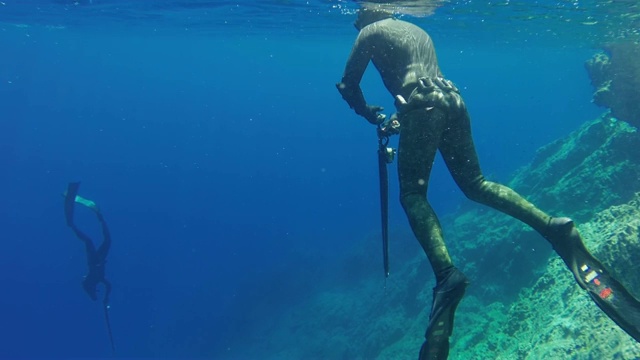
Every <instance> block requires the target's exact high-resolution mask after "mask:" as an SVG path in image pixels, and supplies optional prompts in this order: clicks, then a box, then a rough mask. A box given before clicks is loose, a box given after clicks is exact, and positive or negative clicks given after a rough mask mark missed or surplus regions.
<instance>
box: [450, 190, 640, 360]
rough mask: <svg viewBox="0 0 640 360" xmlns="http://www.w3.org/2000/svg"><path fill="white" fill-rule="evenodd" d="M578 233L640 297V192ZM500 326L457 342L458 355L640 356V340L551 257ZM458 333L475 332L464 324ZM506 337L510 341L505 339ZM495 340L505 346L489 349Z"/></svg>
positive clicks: (527, 357)
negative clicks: (473, 340)
mask: <svg viewBox="0 0 640 360" xmlns="http://www.w3.org/2000/svg"><path fill="white" fill-rule="evenodd" d="M580 232H581V234H582V237H583V238H584V240H585V243H586V245H587V247H588V248H590V249H591V251H592V252H593V253H594V254H595V255H596V257H598V258H599V259H601V260H602V261H603V262H604V263H606V264H608V265H609V267H610V270H613V272H614V273H616V274H617V276H618V279H619V280H621V281H622V282H623V283H624V284H625V286H626V287H627V288H628V289H629V290H631V291H632V292H633V291H634V290H635V292H636V296H637V295H639V292H640V277H639V276H638V274H640V262H638V261H637V259H640V193H638V194H636V196H635V197H634V198H633V199H632V200H631V201H629V202H628V203H626V204H622V205H618V206H613V207H611V208H609V209H606V210H603V211H602V212H600V213H598V214H597V215H596V216H595V217H594V218H593V220H592V221H590V222H588V223H585V224H583V225H581V226H580ZM501 326H502V328H500V329H498V331H496V332H488V333H487V334H486V337H484V338H481V339H479V340H478V341H477V343H475V344H465V346H464V347H460V346H456V355H457V357H456V358H459V359H473V358H482V357H479V356H480V355H479V354H484V355H485V357H484V358H492V359H493V358H495V359H638V358H640V344H638V343H637V342H636V341H635V340H634V339H633V338H631V337H630V336H629V335H627V334H626V333H625V332H624V331H623V330H622V329H620V328H619V327H618V326H617V325H616V324H615V323H614V322H613V321H612V320H611V319H609V318H608V317H607V316H606V315H605V314H604V313H603V312H602V311H600V309H599V308H598V307H597V306H596V305H595V303H593V302H592V300H591V299H590V298H589V296H588V295H587V294H586V292H585V291H583V290H582V289H580V287H579V286H578V285H577V284H576V282H575V281H574V279H573V277H572V275H571V274H570V272H569V271H568V269H567V268H566V266H565V264H564V263H563V262H562V261H561V260H560V259H559V258H558V257H555V256H554V257H552V258H551V259H550V260H549V262H548V264H547V266H546V270H545V271H544V273H543V274H542V275H541V276H540V277H539V278H538V280H537V281H536V282H535V284H534V285H533V286H532V287H531V288H529V289H525V290H523V291H522V292H521V294H520V295H519V298H518V300H517V301H515V302H514V303H512V304H511V306H510V308H509V310H508V311H507V312H506V320H504V321H503V322H502V323H501ZM467 327H468V328H470V329H469V330H468V329H467ZM458 331H461V332H464V331H474V330H473V326H471V324H469V323H465V324H464V326H461V327H459V328H458ZM505 337H508V338H511V339H512V340H511V341H504V339H505ZM497 342H501V344H502V346H503V347H502V348H500V349H494V350H493V351H491V350H488V349H487V346H486V344H487V343H497Z"/></svg>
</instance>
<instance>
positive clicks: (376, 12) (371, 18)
mask: <svg viewBox="0 0 640 360" xmlns="http://www.w3.org/2000/svg"><path fill="white" fill-rule="evenodd" d="M392 17H393V13H392V12H391V11H389V10H386V9H382V8H378V7H363V8H361V9H360V10H358V18H357V19H356V21H355V22H354V23H353V26H355V27H356V29H358V31H360V30H362V28H364V27H365V26H367V25H369V24H373V23H374V22H376V21H380V20H384V19H390V18H392Z"/></svg>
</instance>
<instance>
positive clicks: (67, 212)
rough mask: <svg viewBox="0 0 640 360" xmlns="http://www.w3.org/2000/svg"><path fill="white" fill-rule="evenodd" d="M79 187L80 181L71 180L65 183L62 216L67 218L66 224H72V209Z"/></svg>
mask: <svg viewBox="0 0 640 360" xmlns="http://www.w3.org/2000/svg"><path fill="white" fill-rule="evenodd" d="M79 188H80V182H71V183H69V185H67V191H66V193H65V196H64V216H65V218H66V220H67V226H73V211H74V207H75V202H76V195H77V194H78V189H79Z"/></svg>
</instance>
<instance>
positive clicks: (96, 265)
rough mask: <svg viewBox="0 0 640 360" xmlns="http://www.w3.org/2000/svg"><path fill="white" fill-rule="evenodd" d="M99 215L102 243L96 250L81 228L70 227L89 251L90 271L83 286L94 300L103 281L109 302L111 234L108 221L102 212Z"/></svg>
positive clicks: (105, 297)
mask: <svg viewBox="0 0 640 360" xmlns="http://www.w3.org/2000/svg"><path fill="white" fill-rule="evenodd" d="M96 215H97V217H98V221H100V225H101V226H102V236H103V240H102V244H100V247H99V248H98V250H96V248H95V246H94V245H93V241H91V239H90V238H89V237H88V236H87V235H86V234H85V233H83V232H82V231H80V229H78V228H77V227H76V226H75V225H74V224H71V225H70V227H71V229H72V230H73V232H74V233H75V234H76V236H77V237H78V238H79V239H80V240H81V241H82V242H83V243H84V245H85V249H86V252H87V265H88V268H89V272H88V273H87V275H86V276H85V278H84V280H83V281H82V287H83V288H84V290H85V292H86V293H87V294H88V295H89V297H91V299H93V300H97V299H98V297H97V294H96V287H97V286H98V284H99V283H103V284H104V286H105V294H104V299H103V301H104V303H105V304H108V303H109V294H110V293H111V283H110V282H109V281H108V280H107V279H106V278H105V264H106V262H107V254H108V253H109V248H110V247H111V235H110V234H109V228H108V227H107V223H106V222H105V221H104V218H103V217H102V214H101V213H99V212H98V213H96Z"/></svg>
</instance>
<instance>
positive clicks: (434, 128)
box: [398, 108, 468, 360]
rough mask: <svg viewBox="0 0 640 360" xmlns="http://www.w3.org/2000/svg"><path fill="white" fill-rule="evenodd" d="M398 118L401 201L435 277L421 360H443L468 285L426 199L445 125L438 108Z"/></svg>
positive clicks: (447, 352) (443, 116) (441, 112)
mask: <svg viewBox="0 0 640 360" xmlns="http://www.w3.org/2000/svg"><path fill="white" fill-rule="evenodd" d="M400 121H401V124H402V131H401V132H400V144H399V149H398V173H399V177H400V200H401V203H402V206H403V208H404V210H405V212H406V213H407V217H408V219H409V223H410V225H411V228H412V230H413V232H414V234H415V236H416V238H417V239H418V241H419V242H420V245H422V248H423V249H424V251H425V253H426V254H427V257H428V258H429V262H430V263H431V266H432V268H433V271H434V273H435V274H436V280H437V284H436V287H435V288H434V289H433V303H432V307H431V313H430V316H429V325H428V326H427V330H426V333H425V342H424V344H423V345H422V348H421V349H420V360H427V359H436V360H443V359H446V358H447V357H448V354H449V337H450V336H451V333H452V331H453V318H454V313H455V310H456V308H457V306H458V304H459V303H460V300H461V299H462V296H463V295H464V292H465V289H466V287H467V285H468V280H467V278H466V277H465V276H464V274H462V273H461V272H460V271H459V270H458V269H456V268H455V267H454V266H453V263H452V261H451V257H450V256H449V253H448V251H447V248H446V245H445V243H444V238H443V235H442V228H441V226H440V222H439V221H438V218H437V216H436V214H435V212H434V211H433V209H432V208H431V206H430V205H429V202H428V201H427V188H428V183H429V176H430V173H431V168H432V166H433V160H434V158H435V153H436V151H437V148H438V144H439V141H440V135H441V134H442V132H443V129H444V127H445V126H446V114H445V113H444V112H443V111H441V110H439V109H437V108H433V109H431V110H425V109H421V110H414V111H411V112H409V113H407V114H406V115H403V116H402V118H401V119H400Z"/></svg>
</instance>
